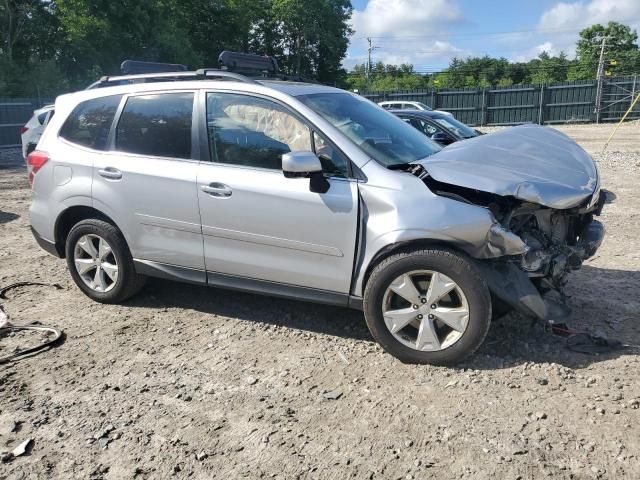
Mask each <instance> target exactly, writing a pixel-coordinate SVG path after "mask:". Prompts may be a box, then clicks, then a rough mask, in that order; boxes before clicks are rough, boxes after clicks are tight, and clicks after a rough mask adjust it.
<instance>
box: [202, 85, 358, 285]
mask: <svg viewBox="0 0 640 480" xmlns="http://www.w3.org/2000/svg"><path fill="white" fill-rule="evenodd" d="M206 104H207V105H206V107H207V108H206V114H207V131H208V135H207V136H208V138H207V139H206V140H205V141H208V146H209V149H210V153H211V160H212V161H211V162H202V163H201V164H200V166H199V171H198V181H197V184H198V198H199V205H200V215H201V219H202V233H203V236H204V256H205V264H206V269H207V272H210V273H212V274H215V273H221V274H226V275H232V276H237V277H244V278H247V279H259V280H266V281H270V282H277V283H279V284H286V285H293V286H302V287H309V288H314V289H320V290H326V291H330V292H338V293H345V294H346V293H348V292H349V288H350V282H351V274H352V269H353V259H354V251H355V246H356V229H357V222H358V200H357V183H356V181H355V180H353V179H350V178H348V172H347V164H346V160H345V159H344V158H343V157H341V156H340V154H339V153H338V152H337V150H335V149H334V148H333V147H332V146H331V145H330V144H329V142H328V141H326V139H324V138H323V137H321V136H320V135H319V134H317V133H314V132H312V130H311V129H310V128H309V127H308V126H307V125H306V124H305V122H304V121H303V120H302V119H300V118H299V117H298V116H296V115H295V114H294V113H292V112H291V111H290V110H289V109H288V108H286V107H285V106H283V105H281V104H280V103H277V102H275V101H273V100H271V99H267V98H262V97H257V96H250V95H243V94H235V93H213V92H212V93H208V94H207V96H206ZM297 150H307V151H308V150H312V151H316V152H317V153H318V154H319V156H320V158H321V160H322V162H323V165H324V166H325V167H326V171H327V177H328V179H329V182H330V184H331V187H330V188H329V190H328V191H327V192H326V193H324V194H318V193H313V192H311V191H309V179H308V178H285V177H284V175H283V173H282V170H281V156H282V154H283V153H286V152H290V151H297ZM319 150H322V152H320V151H319Z"/></svg>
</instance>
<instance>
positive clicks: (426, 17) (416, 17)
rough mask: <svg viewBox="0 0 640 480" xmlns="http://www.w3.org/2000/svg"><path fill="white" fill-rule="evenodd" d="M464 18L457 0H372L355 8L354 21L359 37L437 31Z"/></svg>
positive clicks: (395, 35) (352, 22) (353, 24)
mask: <svg viewBox="0 0 640 480" xmlns="http://www.w3.org/2000/svg"><path fill="white" fill-rule="evenodd" d="M463 18H464V15H463V13H462V9H461V8H460V7H459V6H458V4H457V2H456V1H455V0H369V3H367V6H366V7H365V9H364V10H362V11H359V10H355V11H354V12H353V16H352V18H351V25H352V27H353V29H354V30H355V32H356V33H355V34H356V36H359V37H360V36H362V37H369V36H371V37H376V36H382V35H385V36H386V35H390V36H393V37H399V36H406V35H424V34H430V33H436V31H442V28H441V27H446V26H447V25H451V24H452V23H457V22H460V21H462V20H463Z"/></svg>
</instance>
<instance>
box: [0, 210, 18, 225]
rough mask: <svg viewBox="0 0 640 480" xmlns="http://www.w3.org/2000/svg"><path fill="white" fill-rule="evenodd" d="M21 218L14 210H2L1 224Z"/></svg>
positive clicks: (0, 211) (0, 212)
mask: <svg viewBox="0 0 640 480" xmlns="http://www.w3.org/2000/svg"><path fill="white" fill-rule="evenodd" d="M17 218H20V215H18V214H17V213H13V212H5V211H3V210H0V225H1V224H3V223H9V222H12V221H14V220H15V219H17Z"/></svg>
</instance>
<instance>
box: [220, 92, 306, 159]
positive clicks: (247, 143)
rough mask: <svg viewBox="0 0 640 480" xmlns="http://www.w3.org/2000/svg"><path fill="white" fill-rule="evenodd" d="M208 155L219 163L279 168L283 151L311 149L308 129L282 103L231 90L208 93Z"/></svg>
mask: <svg viewBox="0 0 640 480" xmlns="http://www.w3.org/2000/svg"><path fill="white" fill-rule="evenodd" d="M207 129H208V132H209V149H210V151H211V158H212V159H213V160H214V161H217V162H220V163H228V164H232V165H245V166H248V167H259V168H269V169H281V168H282V154H284V153H289V152H292V151H310V150H311V131H310V130H309V128H308V127H307V126H306V125H305V124H304V123H303V122H301V121H300V120H298V119H297V118H296V117H295V116H293V115H292V114H291V113H290V112H289V111H288V110H287V109H286V108H284V107H283V106H281V105H279V104H277V103H275V102H272V101H270V100H266V99H263V98H257V97H250V96H247V95H237V94H233V93H208V94H207Z"/></svg>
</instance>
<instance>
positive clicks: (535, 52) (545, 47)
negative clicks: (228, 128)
mask: <svg viewBox="0 0 640 480" xmlns="http://www.w3.org/2000/svg"><path fill="white" fill-rule="evenodd" d="M560 51H561V50H559V49H558V48H556V46H555V45H554V44H553V42H550V41H546V42H544V43H541V44H540V45H536V46H535V47H531V48H530V49H529V50H526V51H525V52H523V53H519V54H516V55H515V56H514V57H513V58H512V59H511V60H512V61H514V62H528V61H529V60H532V59H534V58H538V56H540V54H541V53H542V52H547V53H548V54H549V55H552V56H555V55H558V54H560Z"/></svg>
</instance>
